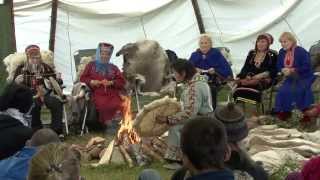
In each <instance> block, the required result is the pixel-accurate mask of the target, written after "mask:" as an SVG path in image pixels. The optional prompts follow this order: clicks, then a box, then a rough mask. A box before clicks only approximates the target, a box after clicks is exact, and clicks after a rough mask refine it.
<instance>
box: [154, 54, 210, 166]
mask: <svg viewBox="0 0 320 180" xmlns="http://www.w3.org/2000/svg"><path fill="white" fill-rule="evenodd" d="M172 67H173V70H174V73H175V77H176V80H177V81H178V82H182V83H184V84H185V86H184V89H183V92H182V94H181V103H182V105H183V108H182V109H183V110H182V111H181V112H178V113H177V114H175V115H173V116H169V117H166V116H157V117H156V118H157V121H158V122H160V123H167V124H168V125H170V126H171V128H170V129H169V136H168V142H167V144H168V148H167V150H166V154H165V158H166V159H167V160H169V161H170V162H171V164H168V165H167V166H166V168H168V169H176V168H179V164H178V163H177V162H181V151H180V131H181V129H182V128H183V126H184V124H185V123H186V122H187V121H188V120H189V119H191V118H193V117H195V116H197V115H208V114H209V113H210V112H212V111H213V109H212V105H211V100H210V99H211V97H210V88H209V86H208V83H207V80H206V78H205V77H203V76H201V75H200V74H199V73H197V70H196V68H195V67H194V66H193V65H192V63H190V62H189V61H186V60H183V59H182V60H181V59H180V60H178V61H176V62H174V63H173V64H172Z"/></svg>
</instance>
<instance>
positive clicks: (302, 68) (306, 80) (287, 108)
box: [275, 32, 315, 122]
mask: <svg viewBox="0 0 320 180" xmlns="http://www.w3.org/2000/svg"><path fill="white" fill-rule="evenodd" d="M280 43H281V46H282V47H283V48H282V49H281V50H280V52H279V56H278V60H277V70H278V72H281V73H282V74H283V75H284V78H285V80H284V81H283V83H282V85H281V87H280V88H279V90H278V93H277V95H276V100H275V111H276V112H277V115H278V118H279V119H280V120H287V119H288V118H289V117H290V114H291V111H292V109H293V108H294V107H295V106H296V107H297V108H298V109H299V110H301V111H303V112H305V111H306V110H307V109H308V108H309V107H310V105H311V104H312V103H313V101H314V100H313V93H312V90H311V85H312V83H313V81H314V80H315V76H314V75H313V71H312V69H311V64H310V55H309V53H308V52H307V51H306V50H305V49H304V48H302V47H300V46H297V40H296V39H295V37H294V36H293V35H292V34H291V33H289V32H284V33H283V34H282V35H281V36H280ZM309 121H310V118H309V116H308V115H306V114H304V116H303V118H302V119H301V122H309Z"/></svg>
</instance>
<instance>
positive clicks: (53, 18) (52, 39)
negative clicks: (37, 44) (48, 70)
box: [49, 0, 58, 52]
mask: <svg viewBox="0 0 320 180" xmlns="http://www.w3.org/2000/svg"><path fill="white" fill-rule="evenodd" d="M57 11H58V0H52V7H51V25H50V39H49V50H51V51H52V52H54V44H55V39H56V26H57Z"/></svg>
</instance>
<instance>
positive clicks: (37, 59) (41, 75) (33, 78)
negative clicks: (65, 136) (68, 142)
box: [14, 45, 63, 134]
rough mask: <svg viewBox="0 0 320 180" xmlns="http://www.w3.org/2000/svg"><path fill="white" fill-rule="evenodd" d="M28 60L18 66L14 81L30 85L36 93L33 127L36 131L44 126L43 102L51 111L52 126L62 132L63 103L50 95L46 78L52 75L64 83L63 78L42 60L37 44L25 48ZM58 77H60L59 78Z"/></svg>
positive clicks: (34, 93) (59, 132)
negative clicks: (42, 120)
mask: <svg viewBox="0 0 320 180" xmlns="http://www.w3.org/2000/svg"><path fill="white" fill-rule="evenodd" d="M25 53H26V55H27V62H26V63H25V64H22V65H20V66H18V67H17V69H16V72H15V75H14V81H15V82H16V83H17V84H22V85H25V86H27V87H29V88H30V89H31V90H32V92H33V95H34V101H35V107H34V108H33V109H32V112H31V114H32V123H31V124H32V129H33V130H34V132H35V131H36V130H38V129H41V128H42V122H41V119H40V114H41V106H42V105H43V104H45V105H46V107H47V108H48V109H49V110H50V112H51V118H52V119H51V128H52V129H53V130H54V131H55V132H56V133H57V134H62V112H63V105H62V102H61V100H59V99H58V98H57V97H55V96H51V95H50V93H49V92H50V91H46V90H47V89H46V88H45V87H46V86H45V79H48V78H49V77H52V78H54V79H56V80H57V82H58V83H59V84H62V80H61V79H60V77H58V76H57V74H56V73H55V71H54V70H53V69H52V68H51V67H50V66H49V65H47V64H45V63H43V62H42V59H41V54H40V48H39V47H38V46H37V45H30V46H28V47H27V48H26V49H25ZM57 77H58V78H57Z"/></svg>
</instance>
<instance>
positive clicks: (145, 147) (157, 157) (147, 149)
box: [141, 144, 164, 162]
mask: <svg viewBox="0 0 320 180" xmlns="http://www.w3.org/2000/svg"><path fill="white" fill-rule="evenodd" d="M141 148H142V149H143V151H144V152H145V153H146V154H147V155H149V156H151V158H152V159H155V160H159V161H160V162H164V159H163V158H162V157H161V156H160V155H159V154H157V153H156V152H154V151H153V150H152V149H151V148H150V147H149V146H148V145H147V144H142V145H141Z"/></svg>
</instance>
